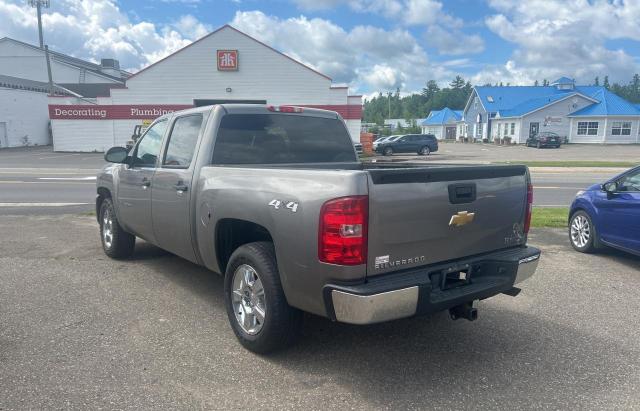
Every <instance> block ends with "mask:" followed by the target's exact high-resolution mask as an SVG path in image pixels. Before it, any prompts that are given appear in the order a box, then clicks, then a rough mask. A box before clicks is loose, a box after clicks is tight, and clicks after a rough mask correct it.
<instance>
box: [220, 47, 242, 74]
mask: <svg viewBox="0 0 640 411" xmlns="http://www.w3.org/2000/svg"><path fill="white" fill-rule="evenodd" d="M236 70H238V50H218V71H236Z"/></svg>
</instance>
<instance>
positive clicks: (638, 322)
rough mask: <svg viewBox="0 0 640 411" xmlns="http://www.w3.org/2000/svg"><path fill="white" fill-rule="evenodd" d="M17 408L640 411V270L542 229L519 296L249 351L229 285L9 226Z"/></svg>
mask: <svg viewBox="0 0 640 411" xmlns="http://www.w3.org/2000/svg"><path fill="white" fill-rule="evenodd" d="M0 232H1V233H2V242H0V255H1V257H0V267H1V268H0V318H2V322H1V326H0V364H1V365H2V367H1V368H2V372H0V409H25V408H35V409H44V408H85V409H86V408H111V409H122V408H151V407H154V408H215V409H231V408H233V409H238V408H258V407H259V408H267V409H269V408H271V409H273V408H278V409H300V408H309V409H318V408H319V404H322V408H323V409H345V408H351V409H371V408H378V409H379V408H385V409H399V408H402V409H404V408H406V409H425V408H447V409H452V408H453V409H478V408H485V407H491V408H500V409H509V410H512V409H527V408H550V409H623V408H627V409H628V408H637V407H639V406H640V394H639V393H638V391H637V389H636V388H637V387H638V385H639V384H640V373H638V369H639V367H640V338H639V337H640V319H639V317H638V315H637V313H638V310H639V309H640V300H639V299H638V298H637V296H638V293H640V262H639V261H638V260H637V259H634V258H632V257H629V256H627V255H624V254H621V253H617V252H607V253H603V254H598V255H582V254H578V253H575V252H573V251H572V250H570V247H569V245H568V243H567V239H566V235H565V233H564V231H563V230H560V231H559V230H537V231H535V232H534V233H533V234H532V236H531V241H530V242H531V243H532V244H534V245H537V246H539V247H541V248H542V249H543V252H544V254H543V258H542V261H541V263H540V267H539V269H538V273H537V274H536V276H535V277H533V278H532V279H530V280H528V281H527V282H525V283H523V284H522V286H523V292H522V293H521V295H520V296H518V297H517V298H512V297H508V296H497V297H495V298H493V299H490V300H486V301H482V302H480V304H479V305H478V306H479V319H478V320H477V321H476V322H473V323H471V322H467V321H457V322H453V321H451V320H450V319H449V318H448V316H446V315H445V314H439V315H436V316H434V317H427V318H412V319H407V320H401V321H396V322H391V323H386V324H380V325H375V326H366V327H361V326H349V325H343V324H336V323H331V322H330V321H328V320H325V319H322V318H318V317H313V316H308V317H306V319H305V326H304V332H303V338H302V340H301V341H300V343H299V345H297V346H295V347H294V348H292V349H291V350H289V351H286V352H281V353H278V354H276V355H272V356H268V357H259V356H256V355H254V354H251V353H249V352H248V351H245V350H244V349H242V348H241V346H240V345H239V344H238V343H237V342H236V340H235V337H234V335H233V333H232V332H231V330H230V328H229V326H228V324H227V318H226V314H225V311H224V307H223V293H222V280H221V278H220V277H218V276H217V275H215V274H213V273H211V272H208V271H206V270H204V269H202V268H199V267H197V266H195V265H193V264H191V263H188V262H186V261H184V260H181V259H179V258H177V257H174V256H172V255H170V254H167V253H164V252H162V251H161V250H159V249H157V248H155V247H153V246H150V245H148V244H145V243H142V242H139V243H138V247H137V252H136V254H135V256H134V257H133V259H132V260H130V261H125V262H117V261H113V260H110V259H108V258H106V257H105V256H104V254H103V253H102V251H101V249H100V243H99V238H98V235H97V224H96V222H95V219H94V218H92V217H87V216H76V215H64V216H0Z"/></svg>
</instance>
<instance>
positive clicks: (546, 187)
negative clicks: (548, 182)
mask: <svg viewBox="0 0 640 411" xmlns="http://www.w3.org/2000/svg"><path fill="white" fill-rule="evenodd" d="M533 188H534V189H536V188H540V189H544V190H584V187H556V186H533Z"/></svg>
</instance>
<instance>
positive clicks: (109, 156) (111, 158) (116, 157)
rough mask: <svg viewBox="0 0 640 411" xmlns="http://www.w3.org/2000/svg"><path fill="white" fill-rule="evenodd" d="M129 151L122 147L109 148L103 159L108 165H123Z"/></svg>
mask: <svg viewBox="0 0 640 411" xmlns="http://www.w3.org/2000/svg"><path fill="white" fill-rule="evenodd" d="M128 153H129V151H128V150H127V149H126V148H124V147H111V148H110V149H109V150H108V151H107V152H106V153H105V154H104V159H105V160H106V161H108V162H109V163H124V162H125V161H126V159H127V154H128Z"/></svg>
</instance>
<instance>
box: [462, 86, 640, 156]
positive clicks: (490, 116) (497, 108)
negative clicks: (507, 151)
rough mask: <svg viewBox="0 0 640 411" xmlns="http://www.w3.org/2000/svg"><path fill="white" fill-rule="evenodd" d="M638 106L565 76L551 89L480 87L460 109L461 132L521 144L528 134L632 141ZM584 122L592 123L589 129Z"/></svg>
mask: <svg viewBox="0 0 640 411" xmlns="http://www.w3.org/2000/svg"><path fill="white" fill-rule="evenodd" d="M639 106H640V105H637V104H632V103H630V102H628V101H626V100H624V99H623V98H621V97H619V96H617V95H616V94H614V93H612V92H611V91H609V90H607V89H606V88H605V87H602V86H577V85H575V82H574V81H573V80H572V79H570V78H568V77H561V78H559V79H558V80H556V81H554V82H552V83H551V85H549V86H502V87H498V86H479V87H474V89H473V91H472V93H471V96H470V97H469V100H468V101H467V105H466V107H465V109H464V114H463V121H464V122H465V124H466V126H465V130H464V132H463V134H465V135H466V136H469V137H472V138H474V139H488V140H492V139H495V138H505V137H510V138H511V139H512V141H515V142H518V143H524V142H525V141H526V139H527V138H528V137H529V136H530V135H533V134H536V133H539V132H543V131H548V132H554V133H557V134H559V135H561V136H566V137H567V139H568V140H569V141H571V142H584V143H586V142H598V143H610V142H615V143H636V142H640V141H638V136H639V135H640V134H639V133H640V107H639ZM585 120H589V121H588V122H587V121H585ZM578 123H580V124H578ZM586 123H593V124H591V127H589V129H588V130H587V131H585V124H586ZM596 123H597V125H596ZM585 133H586V134H585Z"/></svg>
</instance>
